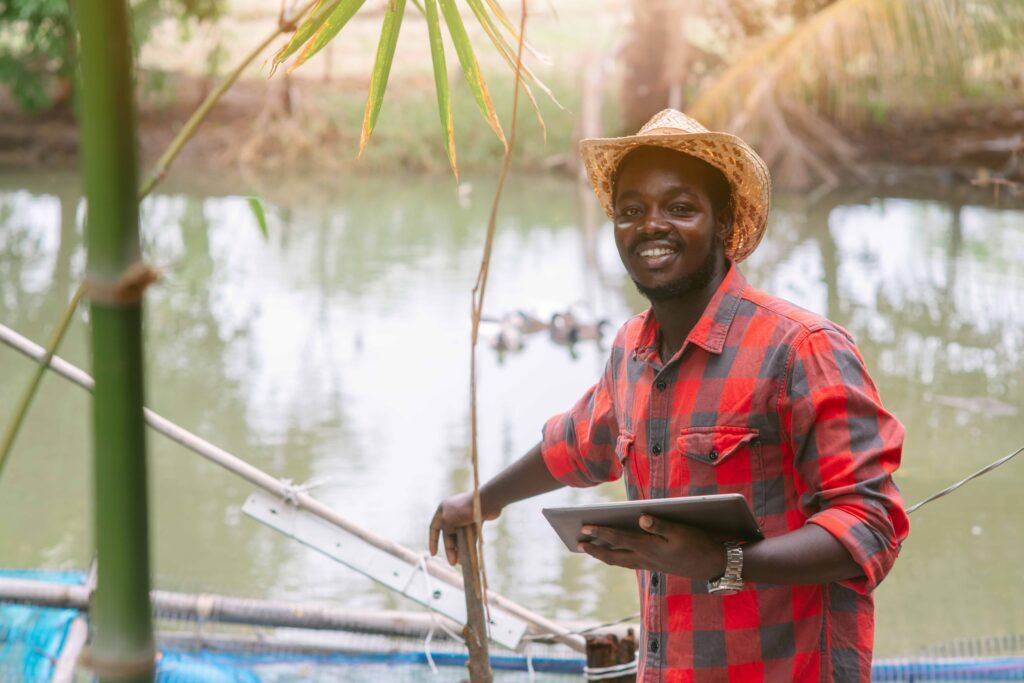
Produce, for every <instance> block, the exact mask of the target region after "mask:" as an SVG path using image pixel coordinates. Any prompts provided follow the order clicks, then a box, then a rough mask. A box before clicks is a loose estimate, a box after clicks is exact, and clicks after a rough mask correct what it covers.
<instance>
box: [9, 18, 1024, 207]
mask: <svg viewBox="0 0 1024 683" xmlns="http://www.w3.org/2000/svg"><path fill="white" fill-rule="evenodd" d="M496 1H497V0H496ZM679 1H680V0H667V1H666V2H661V3H654V2H648V1H646V0H563V2H560V3H559V4H558V7H557V10H556V9H555V7H554V6H552V5H550V4H548V5H544V4H543V3H538V5H537V6H536V7H535V8H531V10H530V16H529V22H528V28H527V34H528V40H530V41H531V42H533V43H534V44H535V45H536V46H537V47H538V48H539V49H540V51H541V52H543V53H545V54H547V56H548V57H547V58H543V57H537V58H533V57H532V56H531V58H530V59H529V60H528V61H529V62H530V63H531V65H532V68H534V69H535V70H536V72H537V75H538V77H539V78H540V80H541V81H543V82H544V83H545V84H546V85H547V86H549V87H550V89H551V91H552V92H553V93H554V95H555V97H557V98H558V101H559V102H560V103H561V106H559V104H557V103H555V102H553V101H552V100H551V99H550V98H548V97H546V96H544V95H542V94H540V93H538V97H537V103H538V106H539V109H540V114H541V115H542V117H543V120H544V125H543V128H544V129H545V130H546V139H545V135H544V131H543V130H542V126H541V124H540V123H539V122H538V120H537V117H536V116H535V115H534V112H533V111H530V109H529V108H523V109H522V111H521V112H520V115H519V122H518V125H519V132H520V134H519V136H518V142H517V145H516V152H515V155H514V157H513V169H514V170H515V171H518V172H528V173H529V172H540V171H544V172H554V173H561V174H564V175H567V176H572V175H576V174H579V173H580V169H579V165H578V155H577V153H576V151H575V150H576V142H577V141H578V140H579V139H580V138H582V137H595V136H616V135H623V134H630V133H633V132H635V130H636V128H637V127H638V126H639V125H640V124H641V123H642V122H643V121H644V120H646V118H647V117H649V116H650V114H652V113H654V111H655V110H657V109H660V108H662V107H663V106H666V105H669V106H673V107H676V108H679V109H683V110H684V111H688V112H689V113H692V114H695V115H697V117H698V118H699V119H700V120H702V121H704V122H705V123H706V125H708V126H709V127H710V128H712V129H715V128H718V129H725V130H734V129H735V132H738V133H739V134H741V135H743V136H744V137H745V138H746V139H748V140H749V141H750V142H752V143H753V144H754V147H755V148H756V149H758V150H759V151H760V152H761V154H762V156H764V157H765V159H766V160H767V161H768V163H769V165H770V166H771V167H772V173H773V184H774V186H775V187H776V189H781V190H795V191H798V192H800V193H802V194H804V195H805V196H807V197H809V198H810V199H812V200H813V199H814V198H816V197H820V196H824V195H826V194H829V193H830V192H832V191H834V190H835V189H836V188H838V187H842V186H850V185H856V186H871V185H880V186H892V185H902V184H906V183H908V182H909V183H914V182H921V183H932V184H935V185H937V186H940V187H951V186H956V187H958V188H961V189H962V188H965V187H966V188H971V189H973V190H981V191H987V192H989V194H990V195H992V196H993V197H994V199H995V200H996V202H997V203H1012V204H1024V72H1022V71H1020V68H1019V62H1018V61H1017V60H1016V59H1015V57H1014V55H1016V54H1017V52H1016V50H1018V48H1017V47H1014V46H1015V45H1019V43H1018V42H1016V41H1014V40H1013V39H1012V36H1013V35H1017V33H1018V32H1019V31H1020V30H1022V29H1021V27H1022V26H1024V12H1016V11H1011V10H1010V9H1006V8H1005V7H1002V6H999V5H997V4H991V6H990V3H987V2H982V3H980V4H979V6H978V7H977V8H976V10H977V11H973V10H972V12H973V13H968V14H969V15H964V14H955V13H954V14H952V15H949V16H955V17H958V21H959V23H958V24H957V26H958V27H959V28H958V29H957V30H958V31H960V33H958V34H957V35H959V36H960V37H961V38H962V39H963V41H966V42H965V44H964V45H946V44H945V43H943V42H942V41H938V39H937V38H936V37H935V36H936V35H938V36H942V35H945V34H944V33H942V30H947V29H948V28H949V27H948V26H947V25H946V24H945V23H943V21H940V20H942V19H943V17H947V14H948V13H949V12H953V10H954V9H955V7H954V6H953V5H949V6H947V4H943V3H941V2H940V5H941V6H937V9H936V12H937V13H934V14H929V13H923V14H920V13H916V12H915V11H913V6H912V5H907V4H906V3H904V2H895V3H890V2H880V1H879V2H873V1H869V2H866V3H857V2H850V0H801V2H796V3H793V2H786V1H784V0H778V1H777V2H772V3H760V4H756V3H753V4H752V3H744V2H743V1H742V0H729V1H727V2H718V3H711V4H709V5H708V6H706V7H704V8H703V9H702V10H701V12H700V13H698V14H699V16H697V17H696V18H694V17H691V19H693V21H690V22H688V23H687V22H684V23H686V24H687V25H685V26H684V25H677V24H678V18H679V17H678V15H677V14H674V13H673V12H674V10H673V8H674V7H676V5H677V4H678V2H679ZM210 3H212V4H210ZM210 3H208V5H209V6H207V5H202V6H201V7H200V6H195V7H191V6H190V5H187V4H186V5H185V7H186V9H183V10H181V11H182V12H184V14H181V16H179V17H177V18H176V19H175V18H172V17H168V16H165V14H166V12H164V14H161V13H160V12H156V13H155V14H153V13H152V12H151V13H150V14H152V16H148V15H147V14H146V13H145V12H143V13H142V14H141V15H140V16H138V17H136V23H137V24H139V25H137V26H136V33H137V36H136V41H137V49H138V50H139V54H138V57H137V61H138V65H139V67H138V69H137V73H136V78H137V88H136V95H137V96H136V103H137V109H138V128H139V143H138V144H139V154H140V157H141V162H142V166H141V169H140V172H141V173H142V174H143V176H145V175H148V173H149V170H150V169H151V168H152V167H153V163H154V162H155V161H156V159H157V158H158V157H159V156H160V154H161V153H162V152H163V151H164V150H165V149H166V148H167V146H168V144H169V143H170V142H171V141H172V140H173V139H174V137H175V135H176V134H177V133H178V132H179V131H180V130H181V129H182V127H183V125H184V124H185V122H186V121H187V120H188V118H189V116H190V115H191V114H192V113H193V111H194V110H195V109H196V107H197V106H198V105H199V104H200V102H202V100H203V98H204V97H205V96H206V95H207V94H209V93H210V92H211V91H212V90H213V89H214V88H215V87H216V86H217V84H218V82H219V81H220V78H221V77H222V76H223V75H224V74H225V73H226V71H227V70H228V69H229V68H230V67H231V66H232V65H235V64H238V63H239V60H240V59H241V58H242V56H243V55H246V54H248V53H249V51H250V50H251V49H252V48H253V46H254V42H256V40H255V39H256V38H257V37H259V36H261V35H267V32H268V31H269V30H272V29H273V27H274V26H275V25H278V26H283V24H281V23H280V22H281V16H279V12H280V11H282V7H283V6H282V5H280V3H279V2H277V0H250V2H247V3H246V4H245V6H244V7H240V6H237V5H235V3H230V2H227V0H210ZM595 3H596V4H595ZM293 4H294V3H293ZM502 4H507V5H509V7H511V4H510V3H508V2H505V3H502ZM755 5H757V6H755ZM188 7H191V9H188ZM950 7H953V9H950ZM384 8H385V5H384V4H383V0H374V1H373V2H371V3H370V4H368V5H367V7H366V8H365V9H364V10H363V11H361V12H359V13H357V14H356V15H355V17H354V18H353V19H352V22H351V24H350V25H349V26H348V27H346V29H345V37H344V38H343V39H342V40H336V41H332V42H329V43H328V44H327V45H326V47H325V48H324V49H323V51H322V52H321V53H320V54H318V55H317V56H316V57H314V58H313V59H312V60H311V61H310V62H308V63H306V64H304V65H303V66H302V67H301V68H300V69H298V70H297V71H295V72H294V73H291V74H290V73H287V71H288V69H287V68H284V69H281V70H280V71H279V73H277V74H276V75H274V76H273V77H272V78H268V77H267V74H268V73H269V72H270V71H271V69H270V66H271V60H272V54H273V50H275V49H278V48H280V47H281V45H283V44H285V43H286V42H287V39H285V38H284V37H283V36H280V37H279V40H277V41H275V42H273V43H272V44H271V47H270V48H268V49H266V50H264V52H263V54H261V55H259V56H258V57H257V58H256V59H255V60H253V61H252V62H249V63H246V64H245V66H244V69H243V75H242V77H241V78H240V79H239V80H238V81H237V82H236V83H234V85H232V86H231V87H230V88H228V90H227V91H226V93H225V94H224V96H223V98H222V99H221V100H220V101H218V102H217V103H216V104H215V105H214V107H213V108H212V110H211V111H210V112H209V115H208V116H207V118H206V119H205V120H203V121H202V122H201V124H200V125H199V127H198V129H197V132H196V134H195V137H194V138H192V139H191V140H189V141H188V142H187V143H186V144H185V145H184V148H183V149H182V151H181V154H180V156H179V157H178V158H177V159H176V160H175V161H174V165H175V167H180V168H181V169H183V170H185V171H186V172H200V171H205V172H209V173H211V174H215V173H217V172H223V171H229V170H235V171H239V172H241V173H243V174H246V175H267V176H273V174H280V173H282V172H286V173H294V174H296V175H302V174H318V173H322V174H324V175H337V174H342V175H352V174H381V173H399V172H401V173H420V174H437V175H438V177H440V176H442V175H443V176H447V177H452V174H451V171H450V168H449V164H448V159H447V155H446V150H445V147H444V145H445V142H444V140H443V138H442V136H441V135H439V134H438V110H437V107H438V100H437V95H436V93H435V86H434V84H435V77H436V74H435V73H434V72H433V71H432V70H431V50H430V49H429V47H428V45H429V41H428V36H427V33H428V32H427V22H425V21H424V19H423V17H421V16H420V15H419V14H418V13H417V12H415V11H410V13H409V14H410V16H409V20H408V21H407V22H406V26H405V28H404V29H403V33H402V39H401V40H400V41H399V43H400V44H399V56H398V58H397V61H396V69H395V70H394V73H393V74H392V75H391V78H390V82H389V84H388V86H387V94H386V97H385V99H384V102H383V109H382V110H381V112H380V121H379V124H378V125H377V126H376V129H375V131H374V133H373V139H372V140H371V141H370V143H369V145H368V146H367V148H366V150H365V152H364V153H363V155H362V157H361V158H357V154H358V150H359V147H360V131H361V128H362V124H363V116H364V108H365V102H366V94H367V87H368V84H369V82H370V72H371V63H372V57H373V54H374V52H375V48H376V44H377V36H378V32H379V30H380V21H381V17H382V16H383V11H384ZM758 8H760V9H758ZM677 9H678V8H677ZM200 10H202V11H200ZM734 10H735V11H736V12H737V13H734ZM739 10H742V11H739ZM509 11H511V10H509ZM172 14H173V13H172ZM512 14H515V12H514V11H512ZM695 16H696V15H695ZM0 18H2V17H0ZM947 18H948V17H947ZM697 19H700V20H699V21H697ZM936 22H937V23H936ZM689 24H693V26H694V28H693V29H689V28H688V27H689ZM41 25H42V24H41ZM468 26H469V33H470V37H471V38H472V42H474V44H476V45H477V46H478V48H482V49H477V57H478V58H479V60H480V68H481V70H482V72H484V73H486V76H487V85H488V90H489V92H490V95H491V98H492V99H493V104H494V110H495V111H496V112H497V116H498V118H499V119H500V120H501V125H502V127H503V128H505V130H508V128H509V124H510V121H509V120H508V117H509V111H510V110H511V100H512V80H513V74H512V73H510V72H509V70H508V69H507V68H506V65H505V64H504V63H503V62H502V60H501V58H500V57H499V56H498V53H497V51H495V50H492V49H486V48H483V46H484V45H486V44H487V40H486V37H485V36H484V34H483V32H482V31H481V30H480V28H481V27H480V26H478V25H475V24H474V23H473V22H469V24H468ZM886 26H888V27H889V28H890V29H892V30H896V29H900V30H901V31H904V32H905V33H906V36H904V37H905V38H906V39H907V40H908V41H911V42H913V41H914V40H917V41H923V42H921V44H920V45H918V44H916V43H914V45H910V46H906V45H903V43H901V42H900V41H896V43H894V44H891V45H890V44H889V43H886V42H885V41H882V43H878V44H876V42H877V41H875V42H873V40H869V39H873V38H879V36H881V37H885V36H887V35H889V34H887V33H885V31H883V30H882V29H883V28H885V27H886ZM880 27H881V28H880ZM911 29H913V30H911ZM926 29H927V30H926ZM879 31H881V34H879V33H878V32H879ZM932 32H938V33H936V34H935V35H932ZM833 34H834V35H839V36H842V37H843V40H831V41H830V40H827V39H826V38H827V37H828V36H830V35H833ZM882 34H884V35H882ZM15 35H16V34H15V33H11V32H10V30H9V29H8V30H7V31H6V32H5V31H4V30H3V26H2V25H0V45H4V44H6V43H5V42H4V41H5V40H7V41H8V42H10V41H11V40H13V39H14V37H15ZM899 35H901V36H902V35H903V33H900V34H899ZM928 36H932V39H931V40H930V41H928V40H924V38H926V37H928ZM890 37H891V36H890ZM968 38H970V39H971V40H967V39H968ZM64 40H66V36H65V37H64V38H62V37H60V36H59V35H58V36H54V37H52V40H51V42H53V44H54V46H55V47H54V46H51V47H53V49H56V48H57V47H61V46H65V47H68V46H66V45H64V42H62V41H64ZM963 41H961V42H963ZM72 43H73V41H72V42H71V43H68V45H71V44H72ZM11 44H12V45H15V46H17V45H18V44H19V43H18V41H17V40H14V42H13V43H11ZM47 44H48V43H47ZM866 44H867V45H873V46H874V47H873V49H872V50H866V51H865V50H863V49H861V48H857V46H858V45H859V46H863V45H866ZM24 47H25V46H22V47H21V48H20V49H22V50H23V51H24ZM69 49H70V48H69ZM851 50H853V51H854V52H855V53H856V54H854V52H850V51H851ZM858 50H859V51H858ZM51 51H52V50H51ZM26 54H29V55H31V54H35V53H33V52H31V51H29V52H27V53H26ZM855 56H856V59H854V57H855ZM769 57H770V58H769ZM34 59H35V61H32V60H26V61H25V64H35V63H36V62H38V64H37V66H39V65H45V64H46V63H48V60H49V63H51V67H50V69H49V70H50V72H51V76H52V77H51V78H50V79H49V84H48V85H47V86H46V87H45V89H46V90H47V91H48V94H44V93H42V91H40V93H39V97H38V98H37V99H40V101H46V100H49V101H50V103H51V104H55V105H56V106H52V108H49V109H47V108H46V107H41V108H40V107H37V108H35V109H34V111H26V110H24V109H22V108H19V104H18V97H16V94H17V93H16V92H15V91H14V90H8V89H6V88H5V87H3V86H2V85H0V168H2V169H38V168H49V167H63V168H72V167H74V166H75V165H76V160H77V156H78V134H77V128H76V124H75V119H74V114H73V98H72V95H71V87H70V81H69V79H68V77H67V76H66V71H67V68H64V69H63V71H62V70H60V69H58V70H56V71H53V68H52V63H53V59H54V58H53V57H52V56H50V57H47V58H45V59H44V58H42V57H40V56H38V55H37V56H36V57H35V58H34ZM40 60H41V61H40ZM66 61H67V60H65V62H66ZM60 63H64V62H60ZM759 65H760V66H759ZM65 66H66V65H65ZM762 67H763V68H762ZM46 71H47V68H46V67H45V66H44V67H43V68H42V71H41V72H40V73H45V72H46ZM448 71H449V81H450V82H451V98H450V101H451V114H452V117H451V118H452V120H453V122H454V143H455V147H456V148H457V152H458V166H459V168H460V170H461V171H462V172H464V173H465V174H470V175H476V176H481V175H486V174H493V173H496V172H497V169H498V166H499V164H500V161H501V157H502V154H503V151H504V149H503V146H502V143H501V142H500V140H499V139H497V138H496V136H495V135H494V132H493V130H492V129H491V127H490V126H489V125H488V122H487V121H486V120H485V118H484V117H482V116H480V112H479V111H478V110H477V106H476V102H475V101H474V95H473V92H472V89H471V88H470V87H468V86H467V84H466V82H465V80H464V79H463V78H462V77H461V75H459V73H458V71H459V69H458V62H457V60H455V59H454V55H451V54H449V64H448ZM60 74H64V75H63V76H61V75H60ZM46 82H47V81H46V78H44V77H43V78H40V79H39V80H38V81H37V87H39V88H43V85H42V84H43V83H46ZM23 94H24V93H22V95H23ZM452 182H453V184H454V179H453V181H452Z"/></svg>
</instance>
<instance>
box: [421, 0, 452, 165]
mask: <svg viewBox="0 0 1024 683" xmlns="http://www.w3.org/2000/svg"><path fill="white" fill-rule="evenodd" d="M424 1H425V3H426V7H425V8H424V9H425V14H426V16H427V31H428V33H429V35H430V57H431V59H432V60H433V62H434V84H435V85H436V86H437V109H438V112H439V113H440V115H441V133H442V134H443V135H444V141H445V149H446V150H447V152H448V163H450V164H451V165H452V173H454V174H455V179H456V180H458V178H459V165H458V163H457V162H456V160H455V126H454V123H453V122H452V101H451V93H450V92H449V91H448V68H447V66H446V65H445V59H444V42H443V40H442V38H441V18H440V17H439V16H438V14H437V0H424Z"/></svg>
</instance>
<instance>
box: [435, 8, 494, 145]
mask: <svg viewBox="0 0 1024 683" xmlns="http://www.w3.org/2000/svg"><path fill="white" fill-rule="evenodd" d="M439 1H440V3H441V12H442V13H443V14H444V20H445V23H447V24H448V32H449V33H450V34H451V36H452V44H454V45H455V53H456V54H457V55H458V56H459V64H461V65H462V73H463V74H464V75H465V77H466V82H467V83H469V88H470V90H472V91H473V95H474V97H476V103H477V106H479V107H480V113H482V114H483V115H484V118H485V119H486V120H487V123H488V124H490V126H491V129H492V130H493V131H494V134H495V135H497V136H498V139H499V140H501V144H502V145H504V146H505V147H506V149H507V148H508V142H507V141H506V140H505V133H504V131H502V129H501V122H500V121H498V114H497V112H495V111H494V104H493V103H492V102H491V96H490V94H488V92H487V84H486V83H485V82H484V75H483V73H482V72H481V71H480V65H479V64H477V61H476V55H474V54H473V44H472V43H471V42H470V40H469V34H467V33H466V26H465V25H464V24H463V23H462V17H461V16H460V15H459V10H458V9H457V8H456V7H455V2H454V0H439Z"/></svg>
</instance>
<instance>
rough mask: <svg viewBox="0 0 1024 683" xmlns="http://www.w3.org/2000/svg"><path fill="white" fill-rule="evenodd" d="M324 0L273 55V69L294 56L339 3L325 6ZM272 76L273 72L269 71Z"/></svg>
mask: <svg viewBox="0 0 1024 683" xmlns="http://www.w3.org/2000/svg"><path fill="white" fill-rule="evenodd" d="M325 2H326V0H318V1H317V3H316V5H314V6H313V9H312V10H310V12H309V16H307V17H306V20H305V21H304V22H302V23H301V24H300V25H299V27H298V28H297V29H295V33H294V35H292V39H291V40H289V41H288V42H287V43H285V45H284V47H282V48H281V49H280V50H278V51H277V52H276V53H275V54H274V59H273V67H272V68H273V69H277V67H278V65H279V64H281V62H283V61H284V60H286V59H288V58H289V57H291V56H292V55H293V54H295V51H296V50H298V49H299V48H300V47H302V45H303V44H304V43H305V42H306V41H307V40H309V39H310V38H311V37H312V35H313V34H314V33H316V31H317V29H319V28H320V27H321V26H323V24H324V22H325V21H327V17H329V16H330V14H331V12H333V11H334V9H335V8H336V7H337V6H338V5H339V4H340V3H341V0H331V1H330V2H327V4H326V6H324V3H325ZM271 75H273V71H271Z"/></svg>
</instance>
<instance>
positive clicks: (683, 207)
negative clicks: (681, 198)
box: [668, 204, 693, 216]
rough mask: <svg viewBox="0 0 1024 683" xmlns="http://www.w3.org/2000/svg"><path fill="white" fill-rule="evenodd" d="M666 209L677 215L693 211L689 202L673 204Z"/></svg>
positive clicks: (684, 214)
mask: <svg viewBox="0 0 1024 683" xmlns="http://www.w3.org/2000/svg"><path fill="white" fill-rule="evenodd" d="M668 210H669V211H671V212H672V213H674V214H676V215H677V216H688V215H690V214H692V213H693V207H692V206H690V205H689V204H673V205H672V206H670V207H668Z"/></svg>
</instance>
